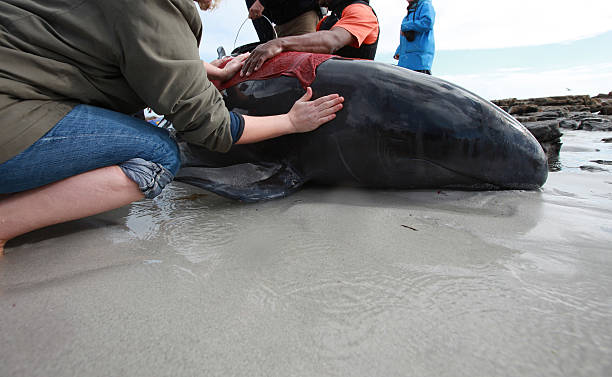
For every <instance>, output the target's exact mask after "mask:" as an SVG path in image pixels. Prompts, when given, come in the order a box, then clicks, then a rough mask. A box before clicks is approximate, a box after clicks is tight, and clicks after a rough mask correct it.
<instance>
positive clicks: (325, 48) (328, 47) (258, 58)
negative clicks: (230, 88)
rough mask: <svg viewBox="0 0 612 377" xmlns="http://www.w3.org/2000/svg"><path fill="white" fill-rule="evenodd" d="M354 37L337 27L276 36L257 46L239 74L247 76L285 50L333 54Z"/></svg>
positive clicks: (349, 42) (350, 42)
mask: <svg viewBox="0 0 612 377" xmlns="http://www.w3.org/2000/svg"><path fill="white" fill-rule="evenodd" d="M354 39H356V38H355V36H353V35H352V34H351V33H349V32H348V31H347V30H346V29H344V28H341V27H337V28H334V29H332V30H321V31H316V32H314V33H308V34H303V35H296V36H290V37H282V38H276V39H273V40H271V41H268V42H266V43H264V44H261V45H259V46H257V48H255V49H254V50H253V51H252V52H251V56H249V57H248V58H247V59H246V61H245V62H244V65H243V67H242V71H241V72H240V76H244V75H247V76H249V75H250V74H251V73H252V72H254V71H257V70H258V69H259V68H261V66H262V65H263V63H265V61H266V60H268V59H271V58H273V57H275V56H276V55H278V54H280V53H281V52H285V51H301V52H314V53H320V54H333V53H334V52H336V51H338V50H339V49H341V48H342V47H344V46H348V45H350V44H352V42H353V40H354Z"/></svg>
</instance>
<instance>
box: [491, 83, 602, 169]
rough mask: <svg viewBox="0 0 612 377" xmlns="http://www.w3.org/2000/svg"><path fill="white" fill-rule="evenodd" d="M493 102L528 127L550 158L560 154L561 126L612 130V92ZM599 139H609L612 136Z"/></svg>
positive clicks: (552, 158) (569, 128)
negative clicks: (592, 95) (595, 94)
mask: <svg viewBox="0 0 612 377" xmlns="http://www.w3.org/2000/svg"><path fill="white" fill-rule="evenodd" d="M492 102H493V103H494V104H496V105H497V106H499V107H501V108H502V109H503V110H505V111H506V112H508V113H509V114H510V115H512V116H513V117H514V118H516V119H517V120H518V121H519V122H521V123H522V124H523V125H524V126H525V127H527V129H528V130H529V131H530V132H531V133H532V134H533V135H534V136H535V137H536V139H538V141H539V142H540V144H541V145H542V147H543V148H544V150H545V151H546V153H547V155H548V158H549V160H554V159H555V158H557V157H558V155H559V151H560V149H561V145H562V141H561V136H562V135H563V132H562V130H563V129H566V130H584V131H612V92H610V93H608V94H599V95H597V96H594V97H591V96H588V95H581V96H558V97H543V98H529V99H516V98H508V99H501V100H494V101H492ZM602 141H603V142H606V143H610V142H612V137H609V138H604V139H602ZM552 165H553V164H551V166H552Z"/></svg>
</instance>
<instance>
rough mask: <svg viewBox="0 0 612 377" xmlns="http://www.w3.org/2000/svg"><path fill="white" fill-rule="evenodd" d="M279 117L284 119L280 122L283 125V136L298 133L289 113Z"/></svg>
mask: <svg viewBox="0 0 612 377" xmlns="http://www.w3.org/2000/svg"><path fill="white" fill-rule="evenodd" d="M281 117H284V119H283V121H282V124H283V125H284V127H283V134H285V135H289V134H294V133H297V132H298V128H297V125H296V124H295V120H294V119H293V117H292V116H291V112H288V113H287V114H283V115H281Z"/></svg>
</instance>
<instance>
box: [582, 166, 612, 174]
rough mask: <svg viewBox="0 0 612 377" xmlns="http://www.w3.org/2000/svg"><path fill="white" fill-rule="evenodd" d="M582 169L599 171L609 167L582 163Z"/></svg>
mask: <svg viewBox="0 0 612 377" xmlns="http://www.w3.org/2000/svg"><path fill="white" fill-rule="evenodd" d="M580 169H581V170H585V171H590V172H593V173H594V172H599V171H608V169H604V168H601V167H599V166H593V165H582V166H581V167H580Z"/></svg>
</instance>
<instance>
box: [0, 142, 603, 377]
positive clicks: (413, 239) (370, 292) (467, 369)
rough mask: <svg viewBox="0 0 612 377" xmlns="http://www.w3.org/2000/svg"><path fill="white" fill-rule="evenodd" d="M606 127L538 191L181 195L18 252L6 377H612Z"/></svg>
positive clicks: (30, 242) (13, 260)
mask: <svg viewBox="0 0 612 377" xmlns="http://www.w3.org/2000/svg"><path fill="white" fill-rule="evenodd" d="M604 137H609V133H608V134H605V133H598V132H579V131H574V132H566V135H565V136H564V137H563V139H562V141H563V142H564V146H563V148H562V151H561V160H560V166H561V170H560V171H558V172H554V173H550V175H549V178H548V182H547V183H546V185H545V186H544V187H543V188H542V190H541V191H535V192H530V191H501V192H460V191H447V190H442V191H437V190H429V191H372V190H358V189H347V188H319V187H308V188H306V189H304V190H302V191H300V192H298V193H296V194H294V195H292V196H290V197H288V198H285V199H282V200H277V201H271V202H265V203H258V204H241V203H237V202H233V201H230V200H227V199H224V198H221V197H218V196H216V195H214V194H210V193H207V192H205V191H202V190H199V189H196V188H192V187H190V186H186V185H183V184H173V185H172V186H171V188H170V189H169V190H166V191H165V192H164V194H163V195H162V196H161V197H159V198H157V199H155V200H152V201H142V202H138V203H135V204H133V205H131V206H129V207H126V208H122V209H120V210H117V211H113V212H109V213H106V214H103V215H99V216H94V217H91V218H87V219H83V220H80V221H75V222H71V223H68V224H62V225H58V226H54V227H50V228H47V229H43V230H40V231H37V232H33V233H31V234H28V235H26V236H23V237H21V238H19V239H16V240H13V241H11V242H10V243H9V244H8V245H7V246H8V247H7V249H6V253H7V254H6V255H5V256H4V257H3V258H1V259H0V345H1V349H2V352H0V376H7V377H8V376H71V375H74V376H118V375H124V376H165V375H173V376H179V375H180V376H186V375H189V376H200V375H202V376H204V375H205V376H608V375H609V373H610V370H612V167H610V166H605V165H601V164H599V165H597V166H599V167H602V168H607V169H608V170H609V171H586V170H582V169H580V166H582V165H585V164H588V165H596V164H593V163H590V162H589V161H591V160H608V161H609V160H612V144H604V143H601V142H600V141H599V140H601V139H602V138H604Z"/></svg>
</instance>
